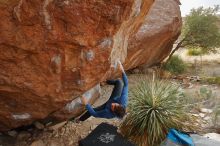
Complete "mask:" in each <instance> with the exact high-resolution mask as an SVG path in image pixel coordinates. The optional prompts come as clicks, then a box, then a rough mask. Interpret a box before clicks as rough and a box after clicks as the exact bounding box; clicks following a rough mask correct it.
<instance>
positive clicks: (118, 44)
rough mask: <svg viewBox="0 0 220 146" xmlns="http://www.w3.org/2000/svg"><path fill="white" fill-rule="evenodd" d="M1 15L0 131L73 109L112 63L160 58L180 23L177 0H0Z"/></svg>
mask: <svg viewBox="0 0 220 146" xmlns="http://www.w3.org/2000/svg"><path fill="white" fill-rule="evenodd" d="M0 16H1V20H2V21H0V131H5V130H9V129H12V128H16V127H19V126H22V125H27V124H31V123H33V122H34V121H36V120H45V121H48V120H49V119H53V120H60V121H62V120H64V119H67V118H70V117H72V116H77V115H78V114H79V113H81V112H82V106H81V103H80V99H79V98H78V97H79V96H80V95H82V94H83V95H84V96H85V97H87V98H88V100H89V101H90V102H91V103H93V102H94V101H95V100H96V99H97V97H98V96H99V92H100V85H99V83H100V82H101V81H104V80H106V78H107V77H108V75H109V74H110V73H111V72H110V66H111V64H114V63H115V61H116V60H118V59H120V60H121V61H122V62H123V63H124V65H125V68H126V69H131V68H134V67H136V66H138V65H141V64H147V65H153V64H155V63H158V62H160V61H161V60H162V59H163V58H165V57H166V56H167V55H168V54H169V52H170V50H171V48H172V45H173V42H174V41H175V40H176V38H177V36H178V34H179V32H180V28H181V16H180V10H179V4H178V3H177V2H176V0H168V1H166V2H163V0H155V1H154V0H147V1H146V0H99V1H98V0H4V1H0Z"/></svg>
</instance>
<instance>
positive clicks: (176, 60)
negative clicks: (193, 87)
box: [163, 55, 187, 74]
mask: <svg viewBox="0 0 220 146" xmlns="http://www.w3.org/2000/svg"><path fill="white" fill-rule="evenodd" d="M186 67H187V65H186V64H185V63H184V62H183V60H182V59H181V58H180V57H178V56H176V55H174V56H172V57H171V59H170V60H169V61H168V62H167V63H166V64H164V65H163V69H165V70H167V71H169V72H171V73H173V74H181V73H183V72H184V71H185V70H186Z"/></svg>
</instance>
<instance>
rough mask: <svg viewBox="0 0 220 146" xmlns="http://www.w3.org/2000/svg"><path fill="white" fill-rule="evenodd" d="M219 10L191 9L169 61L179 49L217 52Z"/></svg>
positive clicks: (219, 31)
mask: <svg viewBox="0 0 220 146" xmlns="http://www.w3.org/2000/svg"><path fill="white" fill-rule="evenodd" d="M219 9H220V7H219V5H217V6H215V7H214V8H203V7H199V8H198V9H192V10H191V12H190V14H189V15H187V16H186V18H185V20H184V24H183V28H182V33H181V36H180V39H179V41H178V42H177V46H176V48H175V49H174V50H173V51H172V53H171V54H170V56H169V59H170V57H171V56H172V55H173V54H174V52H175V51H176V50H178V49H179V48H181V47H186V48H199V49H201V50H202V51H203V52H206V53H209V52H216V51H217V48H219V47H220V28H219V22H220V19H219V16H218V15H217V13H218V12H219ZM169 59H168V60H169Z"/></svg>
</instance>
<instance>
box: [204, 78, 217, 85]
mask: <svg viewBox="0 0 220 146" xmlns="http://www.w3.org/2000/svg"><path fill="white" fill-rule="evenodd" d="M202 82H207V83H209V84H218V85H220V77H205V78H202Z"/></svg>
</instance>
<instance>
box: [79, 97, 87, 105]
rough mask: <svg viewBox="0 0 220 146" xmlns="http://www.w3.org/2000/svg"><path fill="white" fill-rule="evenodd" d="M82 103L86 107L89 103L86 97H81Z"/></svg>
mask: <svg viewBox="0 0 220 146" xmlns="http://www.w3.org/2000/svg"><path fill="white" fill-rule="evenodd" d="M81 102H82V104H83V105H86V104H87V103H88V101H87V100H86V98H85V97H84V96H81Z"/></svg>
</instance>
